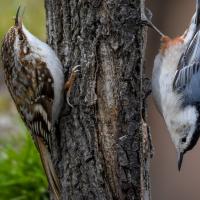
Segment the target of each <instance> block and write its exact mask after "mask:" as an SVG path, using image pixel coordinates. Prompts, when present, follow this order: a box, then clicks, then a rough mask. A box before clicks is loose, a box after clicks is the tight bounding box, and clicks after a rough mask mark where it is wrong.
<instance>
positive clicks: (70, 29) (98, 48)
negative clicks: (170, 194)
mask: <svg viewBox="0 0 200 200" xmlns="http://www.w3.org/2000/svg"><path fill="white" fill-rule="evenodd" d="M143 3H144V2H143V0H56V1H53V0H45V6H46V13H47V32H48V43H49V44H50V45H51V46H52V47H53V48H54V49H55V51H56V52H57V54H58V56H59V58H60V59H61V61H62V63H63V66H64V70H65V73H66V79H67V77H68V76H69V72H70V70H71V68H72V66H75V65H77V64H80V65H81V72H80V75H79V77H78V79H77V80H76V83H75V85H74V87H73V92H72V94H71V98H70V99H71V103H72V104H73V105H74V108H73V109H71V108H70V107H69V106H68V105H67V104H66V103H65V105H64V107H63V111H62V113H61V118H60V121H59V130H60V131H59V132H60V133H59V134H57V137H56V138H54V150H55V151H54V152H55V153H54V155H53V157H54V159H55V164H56V166H57V168H58V170H57V171H58V174H59V176H60V178H61V182H62V186H63V191H62V199H72V200H75V199H77V200H79V199H80V200H82V199H86V200H114V199H116V200H122V199H134V200H137V199H145V200H148V199H150V186H149V160H150V154H151V146H150V140H149V132H148V129H147V127H146V124H145V122H144V121H145V119H144V118H145V105H144V102H145V92H146V91H145V88H146V86H145V85H144V81H143V57H144V49H145V30H144V29H143V28H142V27H141V26H140V25H139V24H140V19H141V11H142V10H143V8H144V5H143Z"/></svg>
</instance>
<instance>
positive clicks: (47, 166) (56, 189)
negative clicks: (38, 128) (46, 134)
mask: <svg viewBox="0 0 200 200" xmlns="http://www.w3.org/2000/svg"><path fill="white" fill-rule="evenodd" d="M35 139H36V143H37V147H38V151H39V153H40V157H41V161H42V165H43V167H44V170H45V173H46V176H47V179H48V182H49V186H50V188H51V190H52V192H53V193H54V196H55V199H56V200H60V194H61V185H60V181H59V179H58V177H57V175H56V172H55V169H54V166H53V163H52V160H51V156H50V153H49V150H48V149H47V147H46V145H45V144H44V142H43V141H42V139H41V138H40V137H38V136H36V138H35Z"/></svg>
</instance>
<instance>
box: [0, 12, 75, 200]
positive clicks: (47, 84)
mask: <svg viewBox="0 0 200 200" xmlns="http://www.w3.org/2000/svg"><path fill="white" fill-rule="evenodd" d="M18 15H19V9H18V11H17V15H16V20H15V25H14V26H13V27H11V28H10V30H9V31H8V32H7V34H6V35H5V37H4V40H3V44H2V49H1V56H2V61H3V70H4V76H5V82H6V85H7V87H8V89H9V92H10V94H11V96H12V99H13V100H14V102H15V105H16V107H17V110H18V112H19V113H20V115H21V117H22V119H23V120H24V122H25V124H26V125H27V127H28V128H29V129H30V131H31V135H32V137H33V140H34V142H35V144H36V147H37V149H38V151H39V153H40V156H41V160H42V164H43V166H44V169H45V172H46V175H47V177H48V181H49V184H50V187H51V189H52V191H53V192H54V195H55V198H56V199H57V200H58V199H60V190H61V186H60V182H59V179H58V177H57V175H56V173H55V170H54V167H53V164H52V161H51V156H50V153H51V141H50V139H51V134H52V128H53V126H54V124H55V122H56V120H57V118H58V116H59V112H60V109H61V107H62V102H63V90H64V75H63V70H62V65H61V63H60V61H59V59H58V57H57V56H56V54H55V53H54V51H53V50H52V49H51V48H50V47H49V46H48V45H47V44H45V43H43V42H41V41H40V40H38V39H37V38H36V37H34V36H33V35H32V34H31V33H30V32H29V31H28V30H27V29H26V28H25V27H24V26H23V24H22V20H21V19H20V18H19V16H18ZM76 72H77V67H75V68H74V70H73V73H72V76H71V78H70V80H69V81H68V84H67V85H68V98H69V93H70V91H71V87H72V84H73V81H74V79H75V73H76Z"/></svg>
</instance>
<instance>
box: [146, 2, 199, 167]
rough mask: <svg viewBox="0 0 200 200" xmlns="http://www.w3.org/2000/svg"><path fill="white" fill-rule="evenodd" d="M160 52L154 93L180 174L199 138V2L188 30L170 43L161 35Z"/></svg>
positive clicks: (153, 75)
mask: <svg viewBox="0 0 200 200" xmlns="http://www.w3.org/2000/svg"><path fill="white" fill-rule="evenodd" d="M148 25H150V26H151V27H152V28H154V29H155V30H156V31H157V32H158V33H159V34H160V35H161V36H162V39H161V42H162V44H161V48H160V51H159V53H158V55H157V56H156V58H155V61H154V68H153V74H152V93H153V97H154V99H155V102H156V105H157V108H158V110H159V112H160V113H161V115H162V117H163V118H164V120H165V123H166V125H167V128H168V131H169V133H170V136H171V139H172V141H173V143H174V145H175V147H176V150H177V153H178V169H179V170H180V168H181V165H182V160H183V156H184V154H185V153H186V152H187V151H188V150H191V149H192V148H193V147H194V146H195V144H196V142H197V140H198V138H199V135H200V114H199V113H200V0H196V12H195V14H194V16H193V18H192V20H191V23H190V26H189V28H188V29H187V30H186V31H185V33H184V34H183V35H182V36H180V37H177V38H174V39H171V38H169V37H168V36H165V35H164V34H162V33H161V32H160V31H158V29H157V28H155V26H154V25H153V24H152V23H151V22H149V24H148Z"/></svg>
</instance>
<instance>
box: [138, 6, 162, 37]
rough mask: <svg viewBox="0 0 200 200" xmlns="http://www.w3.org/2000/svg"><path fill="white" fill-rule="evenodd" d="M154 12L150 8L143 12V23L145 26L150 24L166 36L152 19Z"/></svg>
mask: <svg viewBox="0 0 200 200" xmlns="http://www.w3.org/2000/svg"><path fill="white" fill-rule="evenodd" d="M151 18H152V13H151V11H150V10H149V9H146V10H145V13H144V12H142V14H141V24H142V25H144V26H148V27H150V28H152V29H153V30H155V31H156V32H157V33H158V34H159V35H160V36H161V37H164V36H165V34H163V33H162V32H161V31H160V30H159V29H158V28H157V27H156V26H155V25H154V24H153V23H152V21H151Z"/></svg>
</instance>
